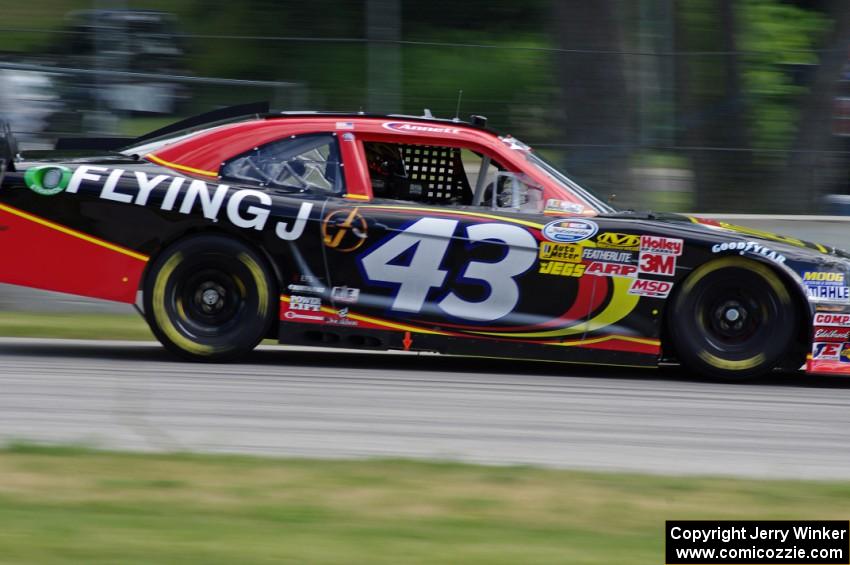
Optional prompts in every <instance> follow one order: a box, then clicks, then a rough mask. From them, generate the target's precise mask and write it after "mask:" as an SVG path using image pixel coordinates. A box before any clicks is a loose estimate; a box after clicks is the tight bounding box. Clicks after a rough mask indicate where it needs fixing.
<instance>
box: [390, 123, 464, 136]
mask: <svg viewBox="0 0 850 565" xmlns="http://www.w3.org/2000/svg"><path fill="white" fill-rule="evenodd" d="M381 126H382V127H383V128H384V129H388V130H392V131H400V132H402V133H449V134H458V133H460V130H459V129H458V128H444V127H438V126H427V125H424V124H412V123H409V122H384V123H383V124H381Z"/></svg>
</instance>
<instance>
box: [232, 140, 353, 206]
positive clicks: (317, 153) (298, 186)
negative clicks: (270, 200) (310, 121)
mask: <svg viewBox="0 0 850 565" xmlns="http://www.w3.org/2000/svg"><path fill="white" fill-rule="evenodd" d="M219 175H221V178H223V179H225V180H232V181H238V182H242V183H249V184H255V185H258V186H262V187H270V188H284V189H292V190H318V191H321V192H328V193H334V194H339V193H341V192H343V189H344V185H343V183H344V180H343V174H342V169H341V162H340V153H339V146H338V144H337V139H336V137H335V136H333V135H330V134H318V135H302V136H293V137H288V138H286V139H280V140H278V141H273V142H271V143H267V144H265V145H261V146H260V147H255V148H254V149H252V150H251V151H248V152H246V153H243V154H242V155H239V156H237V157H234V158H232V159H230V160H229V161H227V162H225V163H224V164H223V165H222V166H221V169H220V170H219Z"/></svg>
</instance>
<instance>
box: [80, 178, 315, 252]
mask: <svg viewBox="0 0 850 565" xmlns="http://www.w3.org/2000/svg"><path fill="white" fill-rule="evenodd" d="M127 173H128V171H125V170H124V169H107V168H106V167H97V166H94V165H83V166H80V167H77V169H76V170H75V171H74V172H73V174H72V175H71V178H70V179H69V180H68V182H67V187H66V188H65V192H67V193H69V194H76V193H77V192H78V191H79V190H80V188H81V187H82V186H86V187H87V188H88V187H90V186H92V187H94V188H97V187H99V188H100V194H99V197H100V198H101V199H102V200H109V201H112V202H120V203H123V204H134V205H136V206H147V205H148V201H149V200H150V197H151V194H152V193H153V191H154V189H156V188H158V187H161V188H163V189H164V194H163V198H162V202H161V203H160V205H159V208H160V209H161V210H165V211H173V210H175V209H176V211H177V212H179V213H181V214H191V213H192V212H193V211H194V210H195V209H196V208H198V207H200V211H201V213H202V214H203V216H204V217H205V218H206V219H208V220H211V221H213V222H217V221H219V219H221V218H222V217H224V218H226V219H227V220H228V221H229V222H230V223H232V224H233V225H235V226H237V227H240V228H243V229H254V230H263V229H265V227H266V224H267V223H268V220H269V216H270V215H271V206H272V199H271V196H269V195H268V194H267V193H265V192H262V191H259V190H253V189H247V188H246V189H232V188H230V186H228V185H226V184H219V185H215V186H214V187H213V188H211V187H210V185H209V184H207V183H206V182H204V181H201V180H192V179H186V178H183V177H172V176H169V175H156V176H154V177H149V176H148V175H147V173H145V172H143V171H133V172H132V173H133V174H132V175H131V176H130V175H127ZM125 175H127V176H126V177H125ZM125 178H126V179H129V180H130V181H131V182H130V183H129V184H128V183H124V185H123V186H122V185H121V183H120V181H121V180H122V179H125ZM187 181H188V186H184V185H185V184H186V183H187ZM166 187H167V188H166ZM181 198H182V200H181ZM178 200H179V205H178ZM312 209H313V203H312V202H302V203H301V205H300V207H299V209H298V213H297V214H296V217H295V218H294V221H292V222H291V223H290V221H289V220H281V221H278V222H277V224H276V225H275V234H276V235H277V237H279V238H280V239H283V240H287V241H294V240H296V239H298V238H299V237H301V235H302V234H303V233H304V228H305V227H306V225H307V220H308V219H309V217H310V212H311V211H312Z"/></svg>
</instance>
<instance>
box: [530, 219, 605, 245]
mask: <svg viewBox="0 0 850 565" xmlns="http://www.w3.org/2000/svg"><path fill="white" fill-rule="evenodd" d="M597 231H599V226H597V225H596V224H595V223H593V222H591V221H588V220H580V219H570V220H555V221H553V222H549V223H548V224H546V225H545V226H543V230H542V232H541V233H542V234H543V237H545V238H546V239H548V240H549V241H555V242H558V243H574V242H576V241H582V240H585V239H589V238H591V237H593V236H594V235H596V232H597Z"/></svg>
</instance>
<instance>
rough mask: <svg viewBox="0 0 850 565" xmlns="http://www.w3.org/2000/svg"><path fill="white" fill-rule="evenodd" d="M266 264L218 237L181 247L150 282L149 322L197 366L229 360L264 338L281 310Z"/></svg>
mask: <svg viewBox="0 0 850 565" xmlns="http://www.w3.org/2000/svg"><path fill="white" fill-rule="evenodd" d="M273 280H274V279H273V278H272V276H271V273H270V270H269V269H268V267H267V266H266V262H265V261H264V260H263V259H262V258H261V257H260V256H259V255H258V254H257V253H256V252H255V251H253V250H252V249H250V248H249V247H247V246H245V245H243V244H242V243H240V242H238V241H236V240H234V239H232V238H229V237H225V236H220V235H200V236H194V237H190V238H187V239H184V240H182V241H179V242H177V243H176V244H174V245H173V246H172V247H170V248H169V249H167V250H166V251H165V252H163V253H162V255H161V256H160V257H159V258H158V259H157V260H156V262H155V263H154V264H153V265H152V267H151V270H150V272H149V274H148V276H147V279H146V285H145V293H144V303H145V317H146V319H147V321H148V324H149V325H150V327H151V330H152V331H153V333H154V335H155V336H156V337H157V339H159V341H160V342H161V343H162V344H163V345H164V346H165V347H166V348H167V349H168V350H169V351H172V352H174V353H176V354H178V355H180V356H182V357H185V358H189V359H193V360H199V361H230V360H233V359H236V358H238V357H241V356H243V355H245V354H246V353H248V352H250V351H251V350H252V349H254V347H256V345H257V344H258V343H259V342H260V341H261V340H262V339H263V338H264V337H265V336H266V334H267V332H268V330H269V327H270V325H271V323H272V321H273V320H274V315H275V306H276V305H277V301H276V296H275V293H274V288H275V287H274V285H273V283H272V281H273Z"/></svg>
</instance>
